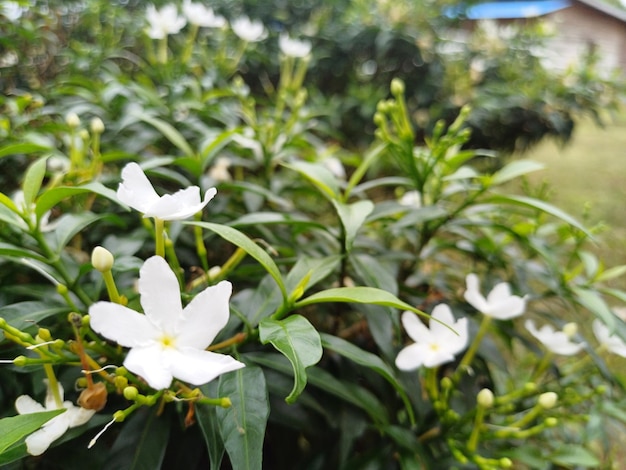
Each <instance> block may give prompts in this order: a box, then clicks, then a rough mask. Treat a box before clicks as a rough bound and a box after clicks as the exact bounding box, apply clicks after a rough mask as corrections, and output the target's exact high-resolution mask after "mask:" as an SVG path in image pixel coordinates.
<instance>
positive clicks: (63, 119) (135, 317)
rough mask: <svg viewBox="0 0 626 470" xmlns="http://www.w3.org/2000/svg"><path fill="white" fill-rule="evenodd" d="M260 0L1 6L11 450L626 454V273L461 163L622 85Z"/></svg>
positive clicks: (544, 212) (382, 458) (399, 25)
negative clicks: (475, 71)
mask: <svg viewBox="0 0 626 470" xmlns="http://www.w3.org/2000/svg"><path fill="white" fill-rule="evenodd" d="M162 3H163V2H162ZM407 3H408V2H407ZM9 4H11V5H9ZM264 4H265V3H264V2H260V3H259V5H256V7H255V5H248V6H247V7H246V9H244V7H243V6H241V5H236V6H235V5H231V4H230V3H226V2H224V3H223V4H222V3H219V2H218V3H216V4H215V8H216V11H215V12H209V11H208V10H206V9H199V5H197V4H192V3H190V2H185V3H183V4H181V5H177V6H173V7H171V10H169V11H168V10H161V13H163V12H165V13H167V14H166V15H165V16H164V17H160V16H159V13H160V12H159V11H158V10H156V9H154V7H148V8H146V7H145V6H144V5H142V4H141V3H140V2H132V1H131V2H129V3H128V4H127V5H123V6H122V5H120V4H117V3H115V2H106V1H99V0H87V1H85V2H81V3H67V4H66V3H59V4H58V5H57V4H56V3H54V2H48V3H46V4H43V3H39V2H37V3H36V5H35V6H32V5H31V7H30V8H23V9H22V8H17V9H16V7H15V5H16V4H15V2H0V8H3V9H4V10H0V11H4V13H5V15H4V16H5V17H6V18H7V21H5V22H3V23H2V24H1V25H0V28H2V32H3V39H2V41H3V42H2V46H3V52H2V56H1V57H0V61H1V62H2V75H1V77H2V78H1V79H2V83H1V86H2V88H3V91H4V94H3V96H2V98H1V99H2V102H1V103H0V106H1V107H2V115H1V116H0V136H1V139H2V142H1V145H0V169H1V170H2V172H1V176H0V181H1V182H2V193H0V265H1V266H2V269H1V270H0V329H1V330H2V334H3V339H2V342H1V343H0V352H1V359H2V360H3V364H2V365H1V366H0V367H1V368H0V413H1V416H2V417H3V418H4V419H2V420H0V431H1V432H0V463H2V464H6V465H7V467H6V468H15V469H18V468H64V469H72V468H85V462H89V466H90V467H93V468H173V467H174V466H176V467H184V468H190V469H193V468H214V469H219V468H231V467H232V468H235V469H258V468H262V467H265V468H272V469H282V468H285V469H287V468H289V469H292V468H310V469H318V468H345V469H352V468H354V469H363V468H376V469H386V468H390V469H392V468H403V469H413V468H432V469H439V468H480V469H490V468H509V467H511V466H513V465H514V466H515V468H538V469H549V468H563V467H564V468H578V467H583V468H611V465H612V464H613V462H614V459H616V458H619V457H620V456H619V455H616V454H615V452H614V451H613V449H612V448H611V442H613V439H614V438H615V430H617V431H618V432H620V433H623V432H624V428H623V423H624V422H626V416H624V413H623V411H622V407H623V404H624V394H623V385H624V383H623V380H624V378H623V375H622V374H620V373H619V372H616V371H615V369H613V368H612V367H611V365H612V364H614V361H615V359H614V357H615V355H618V356H626V344H625V343H624V340H625V339H626V329H625V325H624V322H623V320H622V319H621V318H620V317H619V316H618V315H616V313H617V312H619V309H618V308H617V307H619V306H620V305H623V303H624V301H626V293H625V292H623V291H620V290H618V289H615V288H613V287H611V281H612V280H613V279H614V278H616V277H618V276H620V275H622V274H623V273H624V272H625V271H626V267H624V266H616V267H606V266H605V264H604V263H603V262H602V261H600V260H598V259H597V258H596V257H595V256H594V255H592V254H591V253H590V252H589V251H588V245H589V243H591V242H592V239H593V236H594V229H593V228H587V227H585V226H584V225H583V224H581V223H580V222H579V221H577V220H576V219H574V218H572V217H571V216H570V215H568V214H566V213H564V212H563V211H561V210H560V209H558V208H557V207H555V206H553V205H551V204H550V203H549V201H547V200H546V198H545V190H544V188H532V187H528V185H522V186H524V191H523V194H520V193H519V191H517V190H516V187H514V186H513V183H515V182H516V181H523V180H524V176H525V175H527V174H528V173H530V172H534V171H539V170H541V165H539V164H538V163H535V162H533V161H531V160H525V159H519V160H514V161H507V160H503V159H502V158H501V157H498V156H497V154H496V153H494V152H492V151H486V150H485V151H483V150H481V151H479V150H475V148H476V147H478V146H486V145H489V146H490V147H492V148H494V147H495V148H508V149H511V148H516V147H517V146H518V145H520V144H519V142H521V141H524V140H525V139H526V142H527V143H531V142H535V141H536V140H538V139H541V138H542V137H543V136H544V135H546V134H550V133H555V134H557V135H559V136H561V137H564V136H567V135H568V133H569V132H570V131H571V123H572V119H573V118H572V116H574V115H575V114H576V113H578V112H591V113H595V112H597V110H598V108H599V107H601V104H599V103H598V102H596V98H597V96H600V95H601V94H603V96H607V95H606V93H605V92H606V91H607V90H613V88H612V85H611V84H610V82H605V81H602V80H600V79H599V78H598V77H593V76H592V75H590V74H591V72H590V70H592V69H585V70H584V71H580V72H576V71H571V72H570V73H569V75H568V78H567V82H566V78H565V77H561V79H562V81H561V82H556V83H557V85H554V84H551V85H550V86H546V84H547V83H549V82H550V83H552V82H551V80H553V79H554V76H553V75H551V74H549V73H548V72H546V71H545V70H544V69H543V68H542V67H541V66H540V62H539V61H538V59H537V58H536V57H535V56H534V55H533V50H534V49H533V47H531V46H530V45H528V44H527V46H526V47H520V46H519V45H520V44H522V43H523V42H524V41H526V42H532V43H533V45H534V41H535V38H536V37H537V36H536V35H531V34H530V33H527V32H524V33H520V35H519V36H516V37H515V39H513V38H509V39H511V41H512V44H514V46H515V47H507V46H506V43H505V42H504V41H502V38H500V39H498V41H501V42H499V43H498V44H499V45H498V48H497V55H496V52H494V51H491V52H485V51H482V50H481V51H478V50H477V49H476V48H474V46H473V44H474V43H472V42H471V41H470V42H467V43H463V44H462V50H459V51H457V52H455V54H452V55H450V54H449V53H442V52H441V50H440V49H441V47H435V44H434V43H428V42H424V37H422V36H416V32H415V30H412V29H410V28H409V26H408V25H409V24H410V22H409V21H406V19H407V18H409V17H410V14H415V12H414V11H413V10H412V9H411V7H410V6H409V5H408V4H407V5H405V4H403V3H402V2H400V4H399V5H398V8H401V9H400V10H398V11H392V10H393V9H392V7H391V6H389V5H387V4H386V3H384V2H380V3H379V4H377V8H378V9H379V10H376V12H375V13H372V11H373V10H372V8H370V7H373V5H372V4H371V2H345V4H344V3H342V2H336V3H335V4H332V5H331V6H326V7H325V6H323V5H322V4H321V2H320V5H313V6H311V7H305V6H302V7H298V8H296V7H293V8H287V7H285V8H283V9H280V8H276V9H273V10H264V9H263V5H264ZM366 4H367V5H366ZM10 7H11V8H13V9H12V10H10V9H9V8H10ZM163 7H164V8H167V7H168V6H167V5H165V4H164V3H163ZM191 7H194V8H196V10H193V11H194V12H195V14H189V12H190V11H191V10H189V8H191ZM340 7H341V8H340ZM366 7H367V8H366ZM424 11H427V10H424ZM184 13H186V15H184ZM219 13H222V14H223V15H225V17H220V15H219ZM244 13H246V14H249V15H250V16H251V18H252V19H253V20H255V19H256V18H262V19H263V22H261V23H255V22H250V21H248V20H247V19H243V18H242V17H241V16H236V15H243V14H244ZM424 18H425V19H424V20H423V21H422V22H421V23H420V25H422V26H423V29H421V30H420V31H422V32H427V33H428V34H430V35H431V36H429V37H430V38H431V39H432V40H433V41H435V42H437V43H438V44H439V43H441V44H443V43H444V42H445V41H444V39H442V38H443V35H442V33H441V31H442V29H440V28H444V27H445V28H449V27H451V26H452V25H449V24H445V25H444V24H443V20H436V19H432V21H430V20H429V18H430V17H428V16H425V17H424ZM433 18H434V16H433ZM375 19H376V20H377V21H374V20H375ZM427 20H428V21H427ZM440 21H441V23H442V24H440ZM342 22H343V23H342ZM149 23H150V24H149ZM305 24H306V26H307V27H308V28H309V29H306V28H305ZM347 25H351V26H350V27H349V28H348V27H347ZM342 26H344V27H343V28H342ZM305 31H306V32H307V34H308V35H309V36H310V38H309V40H305V41H302V40H297V39H294V38H297V37H301V35H302V34H303V33H304V32H305ZM424 34H426V33H424ZM478 34H485V32H484V31H483V32H482V33H481V32H480V31H479V33H478ZM417 39H419V40H417ZM364 45H368V46H367V47H363V46H364ZM370 46H371V47H370ZM467 54H470V55H471V56H476V57H474V58H476V60H478V58H477V57H478V56H479V55H483V54H492V55H491V56H489V57H487V58H484V57H480V60H484V61H486V62H485V65H484V67H482V66H481V73H482V75H481V78H479V79H477V78H476V77H472V76H471V74H469V73H468V71H467V70H465V71H464V72H463V71H462V69H461V64H463V63H464V61H466V59H467V58H468V55H467ZM520 54H522V55H523V56H524V57H525V58H526V59H528V60H529V61H531V65H529V66H528V67H519V60H520V58H519V55H520ZM406 57H413V59H414V60H413V61H412V62H411V63H413V65H412V66H409V67H408V68H406V67H404V65H403V63H405V61H406ZM416 57H419V58H421V59H420V60H417V59H415V58H416ZM415 60H417V62H415ZM370 61H374V62H375V64H374V65H375V68H374V69H372V68H371V66H372V65H373V64H371V62H370ZM399 61H400V62H399ZM422 61H423V62H422ZM465 63H466V62H465ZM368 64H369V65H368ZM588 65H589V67H591V64H588ZM368 67H370V68H368ZM371 70H373V72H372V73H369V72H368V73H364V71H365V72H367V71H371ZM511 74H517V77H518V78H516V79H515V80H519V82H516V83H527V81H528V76H532V77H533V78H534V79H536V82H533V84H532V85H531V84H529V86H528V88H523V89H520V88H517V87H514V88H511V87H508V88H504V87H503V85H504V84H505V83H508V81H510V79H511ZM524 74H528V75H527V76H524ZM333 77H334V78H333ZM399 77H400V78H399ZM489 77H492V78H489ZM583 77H586V78H585V79H586V80H588V82H586V83H585V84H583V83H582V80H583ZM542 81H543V82H542ZM565 83H568V84H572V83H573V84H574V85H572V86H570V85H567V86H566V85H565ZM453 84H454V85H453ZM381 85H383V86H382V87H381ZM591 85H593V86H591ZM577 87H578V88H577ZM546 93H548V94H550V93H551V94H552V95H551V97H550V100H549V101H550V103H551V106H550V108H549V109H548V108H547V107H546V106H545V103H546V101H545V100H546ZM517 94H520V95H519V96H518V95H517ZM520 96H523V98H524V99H523V100H522V101H523V102H522V104H520ZM557 98H558V99H557ZM585 99H587V100H588V101H585ZM490 100H497V101H498V103H499V106H497V107H496V106H493V105H491V104H489V103H490V102H492V101H490ZM503 100H504V101H503ZM506 100H510V103H512V104H511V106H504V105H503V102H505V101H506ZM559 103H560V105H559ZM574 103H575V105H574ZM468 104H469V105H468ZM418 108H419V109H418ZM502 113H505V114H507V116H514V117H516V118H518V117H519V118H520V119H522V120H524V121H525V122H532V123H537V122H540V123H543V124H542V125H544V127H543V129H539V128H537V129H538V130H536V132H537V133H536V134H533V135H528V136H522V135H520V134H515V135H512V136H511V135H508V134H507V132H508V130H506V129H502V128H499V127H498V126H497V125H496V124H494V122H499V123H502V122H511V121H510V120H509V119H504V118H503V117H502ZM551 113H553V114H551ZM548 114H550V116H551V118H550V119H547V120H546V119H544V118H545V116H546V115H548ZM546 123H547V124H546ZM368 129H370V130H371V132H370V131H368ZM516 129H517V131H519V129H520V128H519V127H517V124H516ZM488 131H489V132H492V135H488ZM517 131H516V132H517ZM533 132H535V131H533ZM473 138H474V139H477V140H474V141H472V139H473ZM524 145H526V144H524ZM492 161H495V162H497V163H496V164H493V165H492V164H491V162H492ZM493 168H497V169H496V170H494V169H493ZM153 187H154V188H155V189H152V188H153ZM211 188H216V189H217V193H216V194H214V193H215V191H213V190H212V189H211ZM181 189H182V190H184V191H182V192H179V190H181ZM163 260H165V261H163ZM480 284H482V293H481V287H480ZM231 288H232V296H231V291H230V289H231ZM487 292H490V293H489V294H487ZM483 294H484V295H483ZM138 312H140V313H138ZM431 315H432V317H431ZM522 316H523V318H522ZM592 325H593V326H592ZM209 344H212V345H209ZM209 351H210V353H209ZM214 352H216V353H219V355H218V354H215V353H214ZM610 357H611V360H610V361H608V364H607V362H605V360H606V359H607V358H610ZM212 379H214V380H212ZM59 385H60V387H59ZM63 392H64V393H65V395H66V396H65V399H66V401H65V402H63V398H64V397H63ZM30 397H32V398H30ZM44 397H45V398H44ZM35 402H37V403H44V406H42V405H39V404H37V403H35ZM16 409H17V412H18V413H19V414H18V415H17V416H16ZM59 409H61V410H62V412H61V414H58V413H59V411H58V410H59ZM63 409H65V411H63ZM42 423H47V424H44V425H43V426H44V427H43V428H42ZM40 428H41V429H40ZM101 431H104V432H101ZM622 457H623V456H622Z"/></svg>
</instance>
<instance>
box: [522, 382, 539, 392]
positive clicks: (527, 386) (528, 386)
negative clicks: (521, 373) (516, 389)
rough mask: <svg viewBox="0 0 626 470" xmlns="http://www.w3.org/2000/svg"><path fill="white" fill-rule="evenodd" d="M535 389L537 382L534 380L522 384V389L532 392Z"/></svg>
mask: <svg viewBox="0 0 626 470" xmlns="http://www.w3.org/2000/svg"><path fill="white" fill-rule="evenodd" d="M535 390H537V384H536V383H535V382H526V383H525V384H524V391H526V392H534V391H535Z"/></svg>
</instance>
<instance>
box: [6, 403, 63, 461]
mask: <svg viewBox="0 0 626 470" xmlns="http://www.w3.org/2000/svg"><path fill="white" fill-rule="evenodd" d="M64 411H65V408H63V409H60V410H52V411H42V412H40V413H29V414H25V415H17V416H11V417H9V418H2V419H0V454H2V453H4V451H5V450H6V449H8V448H9V447H11V446H12V445H13V444H15V443H16V442H18V441H20V440H21V439H23V438H24V437H26V436H28V435H29V434H31V433H32V432H35V431H36V430H37V429H39V428H40V427H41V426H43V425H44V424H45V423H47V422H48V421H50V420H51V419H52V418H54V417H55V416H58V415H60V414H61V413H63V412H64Z"/></svg>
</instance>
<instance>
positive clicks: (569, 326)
mask: <svg viewBox="0 0 626 470" xmlns="http://www.w3.org/2000/svg"><path fill="white" fill-rule="evenodd" d="M563 333H565V336H567V337H568V338H573V337H574V336H576V333H578V325H577V324H576V323H574V322H571V323H566V324H565V325H563Z"/></svg>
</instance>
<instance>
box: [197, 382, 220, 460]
mask: <svg viewBox="0 0 626 470" xmlns="http://www.w3.org/2000/svg"><path fill="white" fill-rule="evenodd" d="M217 386H218V381H217V380H214V381H212V382H209V383H208V384H205V385H202V386H201V387H200V390H201V391H202V393H203V394H204V395H205V396H207V397H216V396H217V394H218V392H217ZM196 418H197V419H198V424H199V425H200V429H201V430H202V435H203V436H204V440H205V442H206V445H207V450H208V452H209V462H210V464H211V470H219V469H220V467H221V464H222V459H223V457H224V442H223V441H222V436H221V435H220V431H219V426H218V422H217V407H215V406H212V405H203V404H199V405H197V406H196Z"/></svg>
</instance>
